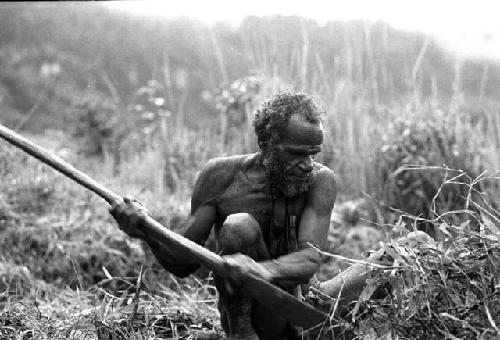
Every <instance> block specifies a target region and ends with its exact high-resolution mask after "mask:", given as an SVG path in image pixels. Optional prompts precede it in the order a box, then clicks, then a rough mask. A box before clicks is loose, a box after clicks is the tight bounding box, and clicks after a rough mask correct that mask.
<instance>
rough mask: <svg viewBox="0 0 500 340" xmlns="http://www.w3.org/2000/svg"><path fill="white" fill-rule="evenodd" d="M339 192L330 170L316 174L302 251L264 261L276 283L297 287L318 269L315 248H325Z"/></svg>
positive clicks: (305, 218)
mask: <svg viewBox="0 0 500 340" xmlns="http://www.w3.org/2000/svg"><path fill="white" fill-rule="evenodd" d="M336 195H337V189H336V184H335V175H334V173H333V171H332V170H330V169H328V168H327V167H322V168H320V169H319V170H318V171H317V172H316V173H315V175H314V178H313V183H312V186H311V189H310V190H309V192H308V194H307V201H306V205H305V207H304V210H303V212H302V217H301V220H300V224H299V229H298V242H299V248H298V250H297V251H295V252H293V253H290V254H288V255H284V256H281V257H279V258H277V259H275V260H271V261H265V262H261V264H262V265H263V266H264V267H266V269H268V270H269V271H270V272H271V273H272V281H276V282H279V283H283V284H285V285H287V286H288V285H291V286H295V285H297V284H300V283H306V282H308V281H309V279H310V278H311V277H312V276H313V274H314V273H315V272H316V271H317V270H318V268H319V266H320V264H321V255H320V254H319V253H318V251H316V250H315V249H314V247H319V248H321V247H323V246H324V242H325V241H326V239H327V235H328V229H329V227H330V215H331V212H332V209H333V205H334V203H335V198H336Z"/></svg>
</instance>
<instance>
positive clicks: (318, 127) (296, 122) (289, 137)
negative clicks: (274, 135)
mask: <svg viewBox="0 0 500 340" xmlns="http://www.w3.org/2000/svg"><path fill="white" fill-rule="evenodd" d="M281 142H282V143H284V144H299V145H321V144H322V143H323V124H321V122H317V123H312V122H310V121H308V120H306V119H305V118H303V117H301V116H298V115H293V116H292V117H290V121H289V122H288V125H287V127H286V129H285V131H284V133H283V136H282V140H281Z"/></svg>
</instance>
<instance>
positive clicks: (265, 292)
mask: <svg viewBox="0 0 500 340" xmlns="http://www.w3.org/2000/svg"><path fill="white" fill-rule="evenodd" d="M0 137H1V138H3V139H5V140H6V141H7V142H9V143H11V144H12V145H15V146H16V147H18V148H20V149H21V150H23V151H24V152H26V153H28V154H29V155H31V156H33V157H35V158H37V159H39V160H40V161H42V162H44V163H45V164H47V165H49V166H51V167H52V168H54V169H56V170H57V171H59V172H61V173H62V174H64V175H65V176H67V177H69V178H71V179H72V180H74V181H75V182H77V183H78V184H80V185H82V186H84V187H85V188H87V189H89V190H91V191H93V192H94V193H96V194H97V195H99V196H100V197H102V198H104V199H105V200H106V201H107V202H108V203H109V204H111V205H115V204H119V203H120V202H121V201H122V197H121V196H120V195H118V194H116V193H114V192H113V191H111V190H109V189H108V188H106V187H104V186H103V185H101V184H99V183H98V182H96V181H95V180H93V179H92V178H90V177H89V176H87V175H86V174H85V173H83V172H81V171H80V170H78V169H76V168H74V167H73V166H72V165H71V164H69V163H67V162H66V161H64V160H63V159H61V158H60V157H58V156H57V155H55V154H53V153H52V152H50V151H48V150H45V149H43V148H41V147H40V146H38V145H36V144H34V143H33V142H31V141H29V140H27V139H26V138H24V137H23V136H21V135H19V134H18V133H16V132H14V131H12V130H10V129H8V128H6V127H5V126H3V125H1V124H0ZM144 226H145V228H147V229H148V232H149V233H151V234H153V235H152V236H153V237H155V239H157V240H159V241H160V242H162V243H163V244H165V245H166V246H170V247H173V248H176V249H179V251H181V252H183V254H185V255H186V256H189V257H190V258H192V259H194V260H195V261H197V262H198V263H200V264H202V265H204V266H206V267H207V268H209V269H211V270H213V271H214V272H215V273H216V274H218V275H220V276H222V277H227V273H226V270H225V262H224V259H223V258H222V257H220V256H219V255H217V254H215V253H213V252H211V251H210V250H208V249H207V248H205V247H203V246H201V245H199V244H197V243H196V242H193V241H191V240H189V239H187V238H185V237H184V236H182V235H180V234H178V233H176V232H173V231H171V230H169V229H168V228H166V227H164V226H163V225H161V224H160V223H158V222H157V221H155V220H154V219H153V218H151V217H149V216H147V217H146V218H145V223H144ZM247 276H248V277H246V278H245V280H243V282H244V283H243V289H245V290H246V291H247V293H248V294H249V295H251V296H252V297H253V298H255V299H256V300H257V301H259V302H260V303H262V304H263V305H266V306H268V307H269V308H271V309H272V310H274V311H275V312H276V313H278V314H279V315H281V316H282V317H283V318H284V319H286V320H288V321H290V322H292V323H294V324H296V325H298V326H301V327H304V328H306V329H310V328H314V327H316V326H318V325H320V324H322V323H323V322H325V321H326V320H327V319H328V315H327V314H326V313H323V312H321V311H319V310H317V309H315V308H313V307H312V306H310V305H308V304H305V303H303V302H302V301H300V300H298V299H297V298H295V297H294V296H293V295H291V294H289V293H287V292H285V291H283V290H281V289H280V288H278V287H276V286H274V285H272V284H271V283H269V282H267V281H264V280H262V279H260V278H258V277H256V276H253V275H250V274H248V275H247Z"/></svg>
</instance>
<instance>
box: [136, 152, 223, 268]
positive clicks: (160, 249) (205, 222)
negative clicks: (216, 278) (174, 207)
mask: <svg viewBox="0 0 500 340" xmlns="http://www.w3.org/2000/svg"><path fill="white" fill-rule="evenodd" d="M214 172H216V165H215V162H213V161H211V162H208V163H207V164H206V165H205V166H204V167H203V169H202V170H201V172H200V174H199V175H198V178H197V179H196V183H195V186H194V190H193V195H192V196H191V217H190V218H189V219H188V221H187V222H186V223H185V225H184V226H183V227H182V228H181V229H182V232H181V235H183V236H184V237H186V238H188V239H190V240H192V241H194V242H196V243H198V244H200V245H204V244H205V241H206V240H207V238H208V236H209V234H210V230H211V229H212V226H213V225H214V223H215V221H216V216H217V213H216V209H215V207H214V206H213V205H210V202H209V199H207V198H209V197H210V196H212V195H211V190H210V189H211V188H213V186H211V185H210V182H211V179H212V177H213V176H214ZM146 242H147V243H148V245H149V246H150V248H151V250H152V251H153V253H154V254H155V257H156V258H157V259H158V262H160V264H161V265H162V266H163V268H165V269H166V270H168V271H169V272H171V273H172V274H174V275H176V276H179V277H185V276H188V275H190V274H191V273H193V272H194V271H196V270H197V269H198V268H199V266H200V265H199V264H198V263H195V262H191V261H190V259H189V258H187V257H186V256H184V254H182V253H179V252H177V251H176V250H175V249H169V248H167V247H165V246H164V245H163V244H161V243H160V242H158V241H156V240H151V239H149V240H146Z"/></svg>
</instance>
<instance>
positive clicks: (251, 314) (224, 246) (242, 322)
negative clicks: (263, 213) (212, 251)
mask: <svg viewBox="0 0 500 340" xmlns="http://www.w3.org/2000/svg"><path fill="white" fill-rule="evenodd" d="M218 252H219V254H221V255H231V254H236V253H241V254H245V255H247V256H249V257H251V258H253V259H254V260H256V261H264V260H268V259H269V251H268V249H267V246H266V245H265V243H264V239H263V237H262V231H261V228H260V226H259V223H258V222H257V220H255V218H254V217H253V216H251V215H250V214H246V213H239V214H233V215H229V216H228V217H227V218H226V220H225V221H224V224H223V226H222V229H221V230H220V232H219V237H218ZM215 283H216V286H217V290H218V291H219V296H220V311H221V322H222V325H223V328H224V330H225V331H226V333H228V334H229V338H230V339H259V337H260V339H261V340H262V339H266V336H267V338H269V339H279V337H278V336H277V334H280V331H281V330H280V328H284V326H285V325H286V323H285V321H284V320H283V319H282V318H280V317H279V316H277V315H274V313H272V312H271V311H269V310H267V309H266V308H264V307H263V306H262V305H260V304H258V303H257V302H255V301H254V300H253V299H252V298H251V297H250V296H248V295H246V294H245V293H244V292H241V291H240V290H238V289H237V288H236V287H231V289H230V290H229V291H228V289H227V284H226V282H224V280H222V279H221V278H218V277H216V278H215ZM257 334H258V335H259V336H257Z"/></svg>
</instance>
